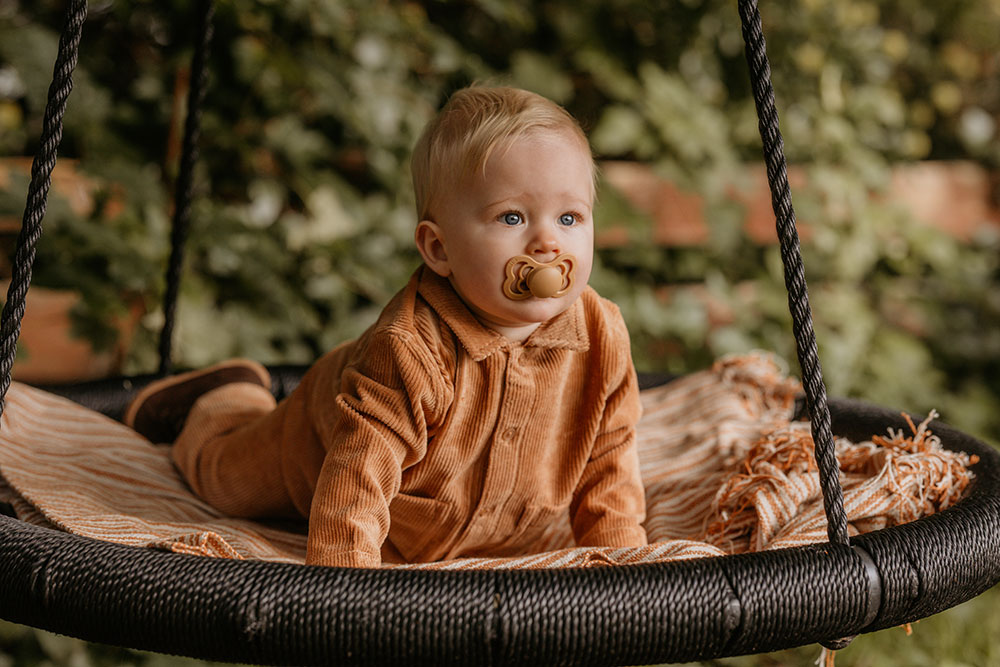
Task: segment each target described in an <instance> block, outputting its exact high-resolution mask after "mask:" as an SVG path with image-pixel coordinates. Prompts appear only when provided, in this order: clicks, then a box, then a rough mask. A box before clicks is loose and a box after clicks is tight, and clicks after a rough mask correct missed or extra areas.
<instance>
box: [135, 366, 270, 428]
mask: <svg viewBox="0 0 1000 667" xmlns="http://www.w3.org/2000/svg"><path fill="white" fill-rule="evenodd" d="M234 382H251V383H254V384H259V385H261V386H262V387H265V388H267V389H270V388H271V375H270V374H269V373H268V372H267V369H266V368H264V367H263V366H262V365H260V364H259V363H257V362H256V361H251V360H249V359H230V360H228V361H223V362H221V363H218V364H216V365H214V366H209V367H208V368H204V369H202V370H197V371H190V372H188V373H181V374H179V375H173V376H170V377H166V378H163V379H162V380H156V381H154V382H152V383H150V384H149V385H147V386H146V387H145V388H143V389H142V390H141V391H140V392H139V393H138V394H136V397H135V398H134V399H132V402H131V403H130V404H129V406H128V409H127V410H126V411H125V417H124V418H123V419H122V421H123V422H125V424H126V425H127V426H131V427H132V428H133V429H135V430H136V431H137V432H138V433H139V434H140V435H143V436H145V437H146V438H147V439H148V440H149V441H150V442H173V441H174V440H176V439H177V435H178V434H179V433H180V432H181V429H182V428H183V427H184V422H185V421H186V420H187V416H188V413H189V412H190V411H191V406H192V405H194V402H195V401H197V400H198V399H199V398H200V397H201V396H203V395H204V394H206V393H208V392H209V391H211V390H213V389H216V388H218V387H221V386H223V385H226V384H232V383H234Z"/></svg>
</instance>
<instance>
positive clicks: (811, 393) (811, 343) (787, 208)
mask: <svg viewBox="0 0 1000 667" xmlns="http://www.w3.org/2000/svg"><path fill="white" fill-rule="evenodd" d="M739 9H740V20H741V21H742V23H743V39H744V41H745V42H746V57H747V64H748V65H749V66H750V82H751V85H752V86H753V98H754V103H755V104H756V106H757V118H758V120H759V123H758V125H759V128H760V138H761V141H762V142H763V145H764V160H765V162H766V164H767V181H768V184H769V185H770V187H771V206H772V207H773V208H774V215H775V218H776V225H777V230H778V238H779V240H780V241H781V261H782V264H783V265H784V268H785V287H786V289H787V290H788V307H789V310H790V311H791V314H792V329H793V332H794V334H795V344H796V351H797V353H798V357H799V365H800V366H801V368H802V384H803V386H804V388H805V394H806V405H807V407H808V408H809V418H810V421H811V423H812V436H813V441H814V443H815V448H816V464H817V465H818V466H819V479H820V486H821V487H822V489H823V505H824V507H825V509H826V518H827V535H828V536H829V538H830V541H831V542H835V543H838V544H848V543H849V538H848V536H847V515H846V514H845V513H844V495H843V491H842V489H841V488H840V479H839V475H838V473H839V468H838V465H837V457H836V455H835V453H834V446H833V432H832V431H831V429H830V410H829V408H828V407H827V400H826V386H825V385H824V384H823V370H822V368H821V367H820V362H819V354H818V353H817V351H816V333H815V331H813V325H812V313H811V311H810V309H809V292H808V289H807V288H806V277H805V270H804V269H803V266H802V253H801V252H800V250H799V235H798V232H797V231H796V229H795V211H794V210H793V209H792V196H791V191H790V188H789V186H788V170H787V167H786V164H785V154H784V142H783V141H782V140H781V132H780V130H779V129H778V110H777V108H776V107H775V104H774V88H773V87H772V85H771V67H770V65H769V64H768V61H767V51H766V44H765V41H764V32H763V29H762V28H761V21H760V12H759V11H758V9H757V2H756V0H739Z"/></svg>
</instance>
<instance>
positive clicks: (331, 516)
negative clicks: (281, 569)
mask: <svg viewBox="0 0 1000 667" xmlns="http://www.w3.org/2000/svg"><path fill="white" fill-rule="evenodd" d="M424 356H426V355H425V354H421V353H420V351H419V346H418V345H415V344H414V343H413V341H412V339H410V338H409V337H405V336H399V335H391V334H384V333H383V334H376V335H374V336H372V338H371V339H370V340H369V341H367V343H366V346H365V349H364V350H363V359H362V361H361V362H360V363H359V364H357V365H356V366H349V367H348V368H347V369H346V370H345V372H344V376H343V382H342V386H341V387H342V391H341V392H340V393H339V395H337V396H336V400H335V402H334V404H332V405H329V406H328V407H327V408H326V409H325V410H324V409H323V408H322V407H319V408H316V409H314V411H313V412H314V413H316V414H317V418H318V419H319V420H320V423H319V424H318V428H319V429H321V431H322V432H325V434H326V435H327V437H328V438H329V443H330V446H329V449H328V451H327V454H326V458H325V459H324V461H323V467H322V470H321V472H320V476H319V480H318V482H317V486H316V491H315V494H314V495H313V502H312V507H311V510H310V514H309V538H308V548H307V555H306V562H307V563H309V564H315V565H328V566H349V567H378V566H379V564H380V563H381V548H382V543H383V542H384V541H385V539H386V536H387V534H388V531H389V503H390V501H391V500H392V499H393V498H394V497H395V496H396V494H397V493H398V492H399V486H400V480H401V476H402V471H403V470H404V469H405V468H408V467H409V466H411V465H413V464H414V463H416V462H417V461H419V460H420V459H422V458H423V456H424V454H425V452H426V448H427V422H426V419H425V415H426V414H427V413H429V412H432V411H433V409H434V407H435V402H436V399H435V396H436V393H437V392H436V391H435V389H434V383H435V380H437V379H438V378H439V375H440V374H439V373H432V372H430V371H431V370H432V369H430V368H428V367H427V364H426V360H425V359H423V357H424ZM327 400H329V399H327Z"/></svg>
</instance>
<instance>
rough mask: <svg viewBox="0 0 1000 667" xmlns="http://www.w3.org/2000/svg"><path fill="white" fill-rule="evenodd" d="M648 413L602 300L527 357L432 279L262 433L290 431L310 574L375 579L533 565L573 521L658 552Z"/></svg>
mask: <svg viewBox="0 0 1000 667" xmlns="http://www.w3.org/2000/svg"><path fill="white" fill-rule="evenodd" d="M640 411H641V407H640V404H639V391H638V385H637V381H636V374H635V369H634V367H633V364H632V359H631V352H630V349H629V339H628V332H627V330H626V328H625V324H624V322H623V320H622V318H621V315H620V313H619V311H618V308H617V307H616V306H615V305H614V304H613V303H611V302H610V301H607V300H605V299H602V298H601V297H599V296H598V295H597V293H596V292H594V290H593V289H591V288H589V287H588V288H587V289H586V290H585V291H584V293H583V294H582V295H581V297H580V298H579V299H577V301H576V302H575V303H574V304H573V305H572V306H571V307H570V308H569V309H567V310H566V311H564V312H563V313H561V314H560V315H558V316H556V317H554V318H552V319H551V320H549V321H548V322H545V323H543V324H542V325H540V326H539V327H538V328H537V329H536V330H535V331H534V332H533V333H532V334H531V335H530V336H529V337H528V338H527V339H526V340H525V341H523V342H515V341H511V340H509V339H507V338H506V337H504V336H503V335H501V334H499V333H497V332H495V331H493V330H492V329H489V328H487V327H485V326H483V325H482V324H481V323H480V322H479V321H478V320H476V318H475V317H474V316H473V315H472V313H471V312H470V311H469V309H468V308H467V307H466V306H465V304H464V303H463V302H462V301H461V299H460V298H459V297H458V295H457V294H456V293H455V291H454V290H453V289H452V287H451V284H450V283H449V282H448V281H447V280H446V279H444V278H441V277H440V276H438V275H436V274H435V273H434V272H432V271H431V270H429V269H427V268H426V267H421V268H420V269H418V270H417V271H416V272H415V273H414V275H413V277H412V278H411V280H410V282H409V284H408V285H407V286H406V287H405V288H404V289H403V290H402V291H400V292H399V293H398V294H397V295H396V296H395V297H394V298H393V299H392V301H391V302H390V303H389V305H388V306H386V308H385V309H384V310H383V312H382V314H381V316H380V318H379V320H378V321H377V322H376V323H375V324H374V325H373V326H372V327H371V328H369V329H368V330H367V331H366V332H365V333H364V334H363V335H362V336H361V337H360V338H358V339H357V340H355V341H351V342H349V343H346V344H344V345H341V346H339V347H337V348H335V349H334V350H332V351H331V352H329V353H327V354H326V355H324V356H323V357H322V358H321V359H320V360H319V361H317V362H316V363H315V364H314V365H313V367H312V368H311V369H310V370H309V371H308V372H307V373H306V375H305V376H304V377H303V380H302V383H301V384H300V386H299V387H298V388H297V389H296V390H295V391H294V392H293V393H292V395H291V396H289V397H288V398H287V399H286V400H285V401H283V402H282V403H281V404H279V405H278V408H277V409H276V410H275V413H274V414H273V415H271V420H270V421H271V424H269V428H263V429H261V430H260V431H259V432H262V433H263V432H269V433H280V438H281V440H282V442H281V472H282V476H283V478H284V481H285V484H286V486H287V488H288V491H289V495H290V496H291V499H292V502H293V503H294V504H295V507H296V508H297V509H298V511H299V512H300V513H301V514H303V516H308V517H309V538H308V555H307V562H308V563H312V564H321V565H333V566H363V567H373V566H378V565H379V563H380V561H381V560H385V561H388V562H426V561H434V560H440V559H446V558H456V557H461V556H503V555H514V554H523V553H530V552H531V551H532V550H533V547H534V545H535V544H536V542H537V540H538V538H539V537H540V536H541V533H542V532H543V531H544V530H545V528H547V527H548V526H549V524H551V523H552V522H553V521H558V520H562V519H563V518H564V517H566V516H567V515H568V516H569V518H570V521H571V525H572V531H573V534H574V537H575V539H576V542H577V544H578V545H580V546H595V545H597V546H641V545H644V544H646V534H645V531H644V530H643V528H642V526H641V523H642V521H643V518H644V515H645V499H644V491H643V486H642V481H641V479H640V477H639V465H638V456H637V452H636V447H635V424H636V421H637V420H638V418H639V415H640ZM265 419H266V418H265ZM275 420H277V421H278V422H280V428H278V429H275V428H273V427H274V426H276V425H277V424H276V423H275Z"/></svg>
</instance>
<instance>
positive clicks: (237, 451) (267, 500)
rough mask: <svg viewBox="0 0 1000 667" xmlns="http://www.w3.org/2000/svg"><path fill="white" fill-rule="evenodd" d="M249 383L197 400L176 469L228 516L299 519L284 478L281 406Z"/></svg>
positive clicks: (177, 446)
mask: <svg viewBox="0 0 1000 667" xmlns="http://www.w3.org/2000/svg"><path fill="white" fill-rule="evenodd" d="M275 405H276V404H275V400H274V397H273V396H272V395H271V392H270V390H268V389H266V388H264V387H262V386H260V385H259V384H254V383H250V382H239V383H234V384H227V385H224V386H222V387H219V388H217V389H213V390H212V391H210V392H208V393H207V394H205V395H203V396H202V397H201V398H199V399H198V400H197V401H196V402H195V403H194V405H193V406H192V408H191V412H190V413H189V414H188V418H187V421H186V422H185V423H184V428H183V430H182V431H181V433H180V435H179V436H178V437H177V440H176V442H175V443H174V448H173V457H174V463H175V464H176V465H177V467H178V468H179V469H180V471H181V473H182V474H183V476H184V478H185V480H187V482H188V484H189V485H190V486H191V488H192V489H194V491H195V493H196V494H198V496H199V497H201V498H202V499H203V500H205V501H206V502H208V503H209V504H210V505H212V506H213V507H215V508H216V509H218V510H220V511H221V512H223V513H225V514H228V515H230V516H240V517H259V518H263V517H295V516H300V514H299V513H298V512H297V511H296V509H295V506H294V504H293V503H292V500H291V498H290V497H289V494H288V490H287V488H286V486H285V483H284V480H283V478H282V473H281V435H280V434H281V423H282V421H283V419H284V414H283V413H284V410H283V406H282V407H279V408H278V409H275Z"/></svg>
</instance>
